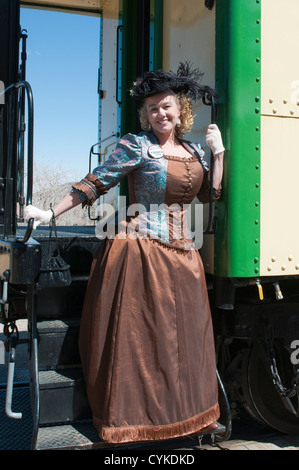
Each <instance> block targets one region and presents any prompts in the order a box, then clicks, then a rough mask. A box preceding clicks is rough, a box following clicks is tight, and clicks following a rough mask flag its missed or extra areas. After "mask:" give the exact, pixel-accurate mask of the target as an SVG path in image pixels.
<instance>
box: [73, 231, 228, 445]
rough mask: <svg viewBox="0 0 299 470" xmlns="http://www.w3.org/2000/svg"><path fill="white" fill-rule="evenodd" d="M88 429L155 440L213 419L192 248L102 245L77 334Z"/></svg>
mask: <svg viewBox="0 0 299 470" xmlns="http://www.w3.org/2000/svg"><path fill="white" fill-rule="evenodd" d="M79 346H80V354H81V359H82V366H83V371H84V376H85V380H86V385H87V393H88V398H89V403H90V406H91V409H92V413H93V422H94V426H95V427H96V429H97V430H98V432H99V436H100V438H101V439H103V440H105V441H107V442H112V443H122V442H132V441H148V440H162V439H169V438H175V437H179V436H184V435H188V434H192V433H194V432H197V431H198V430H199V429H201V428H203V427H205V426H208V425H209V424H211V423H213V422H214V421H216V420H217V419H218V418H219V406H218V387H217V377H216V361H215V350H214V338H213V329H212V322H211V315H210V309H209V302H208V295H207V289H206V283H205V275H204V270H203V266H202V262H201V258H200V255H199V253H198V252H197V251H195V250H190V251H186V252H182V251H177V250H171V249H170V248H167V247H165V246H163V245H161V244H159V243H157V242H156V241H153V240H150V239H138V238H137V239H130V238H127V239H125V240H121V239H118V238H116V239H115V240H106V241H105V242H104V243H103V244H102V245H101V247H100V249H99V250H98V253H97V255H96V257H95V259H94V262H93V265H92V269H91V274H90V279H89V283H88V287H87V292H86V298H85V304H84V309H83V316H82V321H81V329H80V337H79Z"/></svg>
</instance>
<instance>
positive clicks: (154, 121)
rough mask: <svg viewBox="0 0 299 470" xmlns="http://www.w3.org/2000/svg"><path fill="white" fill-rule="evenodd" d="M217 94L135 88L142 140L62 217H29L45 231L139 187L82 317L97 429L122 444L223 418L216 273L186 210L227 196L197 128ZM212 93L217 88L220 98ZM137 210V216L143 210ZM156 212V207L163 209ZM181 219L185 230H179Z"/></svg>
mask: <svg viewBox="0 0 299 470" xmlns="http://www.w3.org/2000/svg"><path fill="white" fill-rule="evenodd" d="M206 91H207V87H203V86H201V85H200V83H199V81H198V80H197V78H196V76H195V75H194V74H193V73H191V72H190V70H189V68H188V67H186V66H183V65H181V67H180V69H179V71H178V73H177V74H173V73H165V72H162V71H156V72H149V73H147V74H146V75H145V76H144V78H143V79H139V80H137V82H135V83H134V84H133V87H132V90H131V94H132V96H133V98H134V99H135V100H136V101H137V102H138V104H139V114H140V120H141V123H142V127H143V128H145V129H146V130H144V131H143V132H141V133H140V134H138V135H133V134H127V135H126V136H124V137H123V138H121V139H120V141H119V143H118V145H117V147H116V149H115V151H114V152H113V153H112V155H111V156H110V157H109V159H108V160H107V161H106V162H105V163H103V164H102V165H101V166H99V167H97V168H95V170H94V171H93V172H92V173H89V174H87V175H86V177H85V178H83V179H82V180H81V181H80V182H78V183H77V184H75V185H73V188H72V190H71V191H70V193H69V194H67V195H66V196H65V198H64V199H62V201H61V202H60V203H58V204H57V205H56V206H55V207H54V208H53V210H52V209H51V210H49V211H41V210H39V209H37V208H35V207H33V206H28V207H27V208H26V218H27V219H29V218H32V217H33V218H35V224H36V225H38V224H40V223H43V224H46V223H49V222H50V220H51V218H52V217H53V215H54V216H55V217H57V216H59V215H60V214H62V213H63V212H65V211H67V210H69V209H71V208H73V207H75V206H77V205H78V204H80V203H82V204H83V206H84V205H86V204H92V203H93V202H94V201H95V200H96V199H97V198H98V197H100V196H101V195H103V194H105V193H107V191H108V190H109V189H110V188H111V187H113V186H115V185H116V184H118V183H119V181H120V180H121V178H123V177H124V176H127V177H128V184H129V200H130V207H136V206H135V204H139V205H140V207H142V208H143V210H141V211H139V212H138V211H137V212H135V213H134V211H133V212H130V211H129V210H128V212H127V216H126V218H124V219H123V220H122V221H121V223H119V224H118V232H116V233H115V235H114V236H111V237H107V238H106V239H105V241H104V242H101V244H100V247H99V250H98V252H97V254H96V256H95V259H94V261H93V264H92V267H91V272H90V278H89V282H88V286H87V291H86V295H85V302H84V308H83V313H82V320H81V327H80V337H79V347H80V354H81V360H82V367H83V371H84V376H85V380H86V387H87V393H88V398H89V403H90V406H91V409H92V414H93V423H94V426H95V427H96V429H97V430H98V433H99V436H100V438H101V439H103V440H105V441H107V442H111V443H123V442H132V441H148V440H162V439H169V438H175V437H179V436H184V435H188V434H192V433H197V432H204V431H208V432H213V431H215V430H216V429H217V419H218V418H219V414H220V413H219V405H218V386H217V376H216V360H215V350H214V337H213V329H212V321H211V315H210V308H209V301H208V295H207V288H206V283H205V274H204V270H203V265H202V261H201V258H200V255H199V252H198V250H197V249H196V248H195V246H194V245H193V244H192V240H190V237H189V236H188V234H186V230H185V217H186V207H188V205H189V204H190V203H191V202H192V200H193V199H194V198H195V197H196V196H197V197H198V199H199V200H200V201H202V202H207V200H208V197H207V195H208V194H209V184H213V188H214V190H213V191H214V196H215V199H216V198H218V197H219V196H220V188H221V178H222V161H223V153H224V148H223V144H222V139H221V134H220V132H219V129H218V127H217V126H216V125H210V126H209V127H208V131H207V143H208V145H209V146H210V148H211V150H212V152H213V154H214V173H213V182H210V181H209V169H208V166H207V164H206V162H205V161H204V158H203V157H204V151H203V150H202V148H201V146H200V145H199V144H192V143H190V142H188V141H186V140H184V139H183V138H182V136H183V134H184V132H185V131H188V130H190V128H191V125H192V121H193V116H192V107H191V99H194V100H196V99H200V98H201V97H202V96H203V94H204V93H205V92H206ZM211 92H212V90H211ZM132 205H134V206H132ZM153 208H154V209H153ZM178 221H179V222H180V223H178Z"/></svg>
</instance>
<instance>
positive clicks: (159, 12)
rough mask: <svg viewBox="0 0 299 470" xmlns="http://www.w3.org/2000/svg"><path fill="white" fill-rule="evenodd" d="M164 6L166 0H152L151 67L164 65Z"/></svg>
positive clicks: (152, 68)
mask: <svg viewBox="0 0 299 470" xmlns="http://www.w3.org/2000/svg"><path fill="white" fill-rule="evenodd" d="M163 6H164V0H151V26H150V69H151V70H158V69H161V68H162V67H163Z"/></svg>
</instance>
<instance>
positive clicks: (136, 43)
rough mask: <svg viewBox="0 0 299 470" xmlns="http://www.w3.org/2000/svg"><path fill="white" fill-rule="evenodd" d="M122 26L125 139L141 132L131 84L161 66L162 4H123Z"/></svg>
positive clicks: (153, 0) (126, 0) (125, 0)
mask: <svg viewBox="0 0 299 470" xmlns="http://www.w3.org/2000/svg"><path fill="white" fill-rule="evenodd" d="M142 14H143V15H144V18H143V21H142V18H141V15H142ZM120 24H121V25H122V34H121V37H122V51H121V52H122V70H121V76H122V80H121V88H122V91H121V103H122V104H121V135H124V134H126V133H128V132H132V133H136V132H138V130H139V121H138V117H137V109H136V105H135V103H134V101H133V100H132V97H131V96H130V93H129V90H130V88H131V85H132V82H133V81H134V80H135V79H136V77H137V76H139V75H142V74H143V72H147V71H148V70H150V69H152V68H161V66H162V59H163V0H148V1H146V0H145V1H144V9H142V5H141V1H140V0H120ZM142 25H143V27H144V30H143V29H142ZM141 44H142V46H141ZM140 67H144V70H140ZM120 192H121V194H122V195H125V194H126V195H127V194H128V188H127V179H124V180H123V181H122V182H121V186H120Z"/></svg>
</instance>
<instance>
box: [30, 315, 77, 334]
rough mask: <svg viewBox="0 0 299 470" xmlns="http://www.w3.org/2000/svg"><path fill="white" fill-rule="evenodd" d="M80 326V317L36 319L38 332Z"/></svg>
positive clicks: (49, 331) (60, 330)
mask: <svg viewBox="0 0 299 470" xmlns="http://www.w3.org/2000/svg"><path fill="white" fill-rule="evenodd" d="M79 326H80V318H66V319H59V320H57V319H47V320H45V319H42V320H41V321H39V320H38V321H37V329H38V331H39V333H57V332H63V331H67V330H68V329H69V328H76V327H79Z"/></svg>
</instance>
